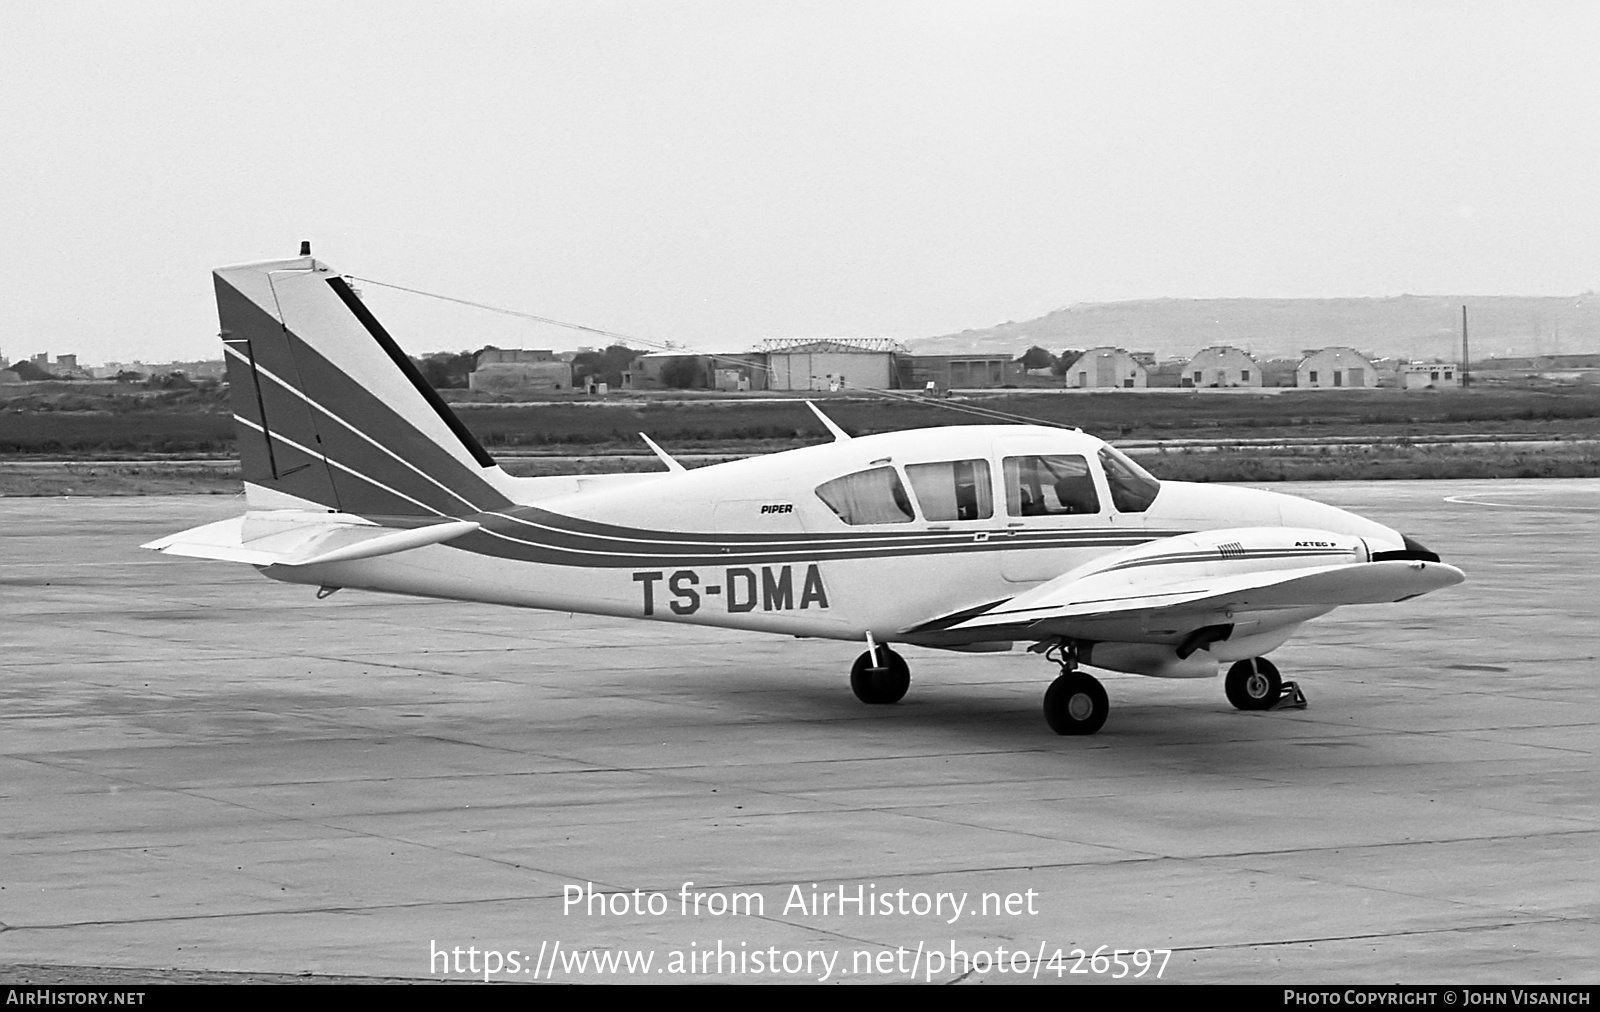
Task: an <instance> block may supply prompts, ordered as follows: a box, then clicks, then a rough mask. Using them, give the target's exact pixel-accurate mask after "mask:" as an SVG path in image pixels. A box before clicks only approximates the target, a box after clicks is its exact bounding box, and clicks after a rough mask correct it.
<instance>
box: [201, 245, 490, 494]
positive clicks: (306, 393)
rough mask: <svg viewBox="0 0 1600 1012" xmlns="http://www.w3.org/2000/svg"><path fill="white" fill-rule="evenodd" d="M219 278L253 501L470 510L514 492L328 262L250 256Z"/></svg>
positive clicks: (235, 403) (234, 401)
mask: <svg viewBox="0 0 1600 1012" xmlns="http://www.w3.org/2000/svg"><path fill="white" fill-rule="evenodd" d="M215 279H216V289H217V315H218V317H219V318H220V320H221V322H222V342H223V346H224V348H225V350H226V353H227V354H226V358H227V364H228V386H229V390H230V397H231V400H232V408H233V416H234V421H235V428H236V430H237V434H238V444H239V457H240V461H241V462H242V463H243V465H244V480H245V491H246V496H247V500H248V501H249V504H250V505H251V506H252V507H254V508H258V509H261V508H267V509H271V508H283V507H292V508H298V509H308V508H309V509H326V510H330V511H336V512H340V513H350V514H355V515H358V516H366V517H373V516H393V517H407V516H416V517H440V516H458V517H459V516H466V515H470V514H473V513H479V512H483V511H485V510H490V509H498V508H501V507H504V506H506V505H508V504H509V503H510V502H511V499H510V498H509V497H508V496H507V494H506V492H507V489H508V486H509V485H510V483H511V482H513V481H514V479H511V478H509V477H508V476H506V474H505V472H503V471H501V470H500V469H499V467H497V466H496V465H495V462H494V460H493V458H491V457H490V456H489V455H488V454H487V453H486V452H484V449H483V447H482V446H480V445H479V444H478V441H477V440H476V439H474V438H473V436H472V434H471V433H470V432H468V431H467V429H466V427H465V426H463V425H462V424H461V420H460V419H459V418H457V417H456V416H455V415H454V414H452V413H451V411H450V409H449V408H448V407H447V406H446V405H445V403H444V402H443V401H442V400H440V399H439V395H438V394H437V393H435V392H434V391H433V389H432V388H431V387H429V386H428V384H427V382H426V381H425V380H423V378H422V376H421V374H420V373H418V372H417V369H416V366H414V365H413V364H412V362H411V360H410V359H409V358H407V357H406V355H405V353H404V352H402V351H401V350H400V348H399V346H398V345H396V344H395V342H394V340H393V338H391V337H390V336H389V334H388V333H387V332H386V331H385V330H384V329H383V326H382V325H381V324H379V323H378V321H377V320H376V319H375V318H374V317H373V315H372V313H370V312H369V311H368V310H367V308H366V307H365V306H364V305H362V303H361V300H360V298H359V297H358V296H357V295H356V293H355V292H354V291H353V290H352V289H351V288H350V286H349V284H348V283H347V282H346V281H345V280H344V278H342V277H340V276H339V275H338V274H337V273H335V272H333V271H332V270H330V269H329V268H328V266H327V265H326V264H324V263H321V262H320V261H317V260H313V259H312V258H311V257H309V256H303V257H298V258H295V259H293V260H272V261H264V262H261V263H251V264H240V265H237V266H234V267H219V268H217V270H216V272H215Z"/></svg>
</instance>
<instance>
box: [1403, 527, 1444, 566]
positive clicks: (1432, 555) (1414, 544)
mask: <svg viewBox="0 0 1600 1012" xmlns="http://www.w3.org/2000/svg"><path fill="white" fill-rule="evenodd" d="M1400 537H1401V539H1402V540H1403V541H1405V543H1406V551H1408V552H1410V553H1411V557H1412V558H1413V559H1421V560H1422V561H1423V562H1438V561H1439V553H1438V552H1434V551H1430V550H1429V549H1428V546H1427V545H1424V544H1423V543H1422V542H1420V541H1418V540H1417V539H1415V538H1413V537H1412V536H1411V535H1409V534H1401V535H1400Z"/></svg>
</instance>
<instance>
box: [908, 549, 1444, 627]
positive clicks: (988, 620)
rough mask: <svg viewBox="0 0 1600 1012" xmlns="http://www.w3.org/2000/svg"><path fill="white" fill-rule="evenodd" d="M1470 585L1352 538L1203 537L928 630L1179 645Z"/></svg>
mask: <svg viewBox="0 0 1600 1012" xmlns="http://www.w3.org/2000/svg"><path fill="white" fill-rule="evenodd" d="M1396 556H1403V557H1398V558H1397V557H1396ZM1464 579H1465V576H1464V574H1463V573H1462V572H1461V570H1459V569H1456V568H1455V567H1454V566H1449V565H1445V564H1444V563H1442V562H1439V561H1437V558H1436V557H1433V556H1427V557H1420V553H1413V552H1408V551H1393V550H1383V549H1382V548H1380V550H1378V551H1374V550H1373V549H1372V547H1371V546H1369V545H1367V544H1366V543H1365V542H1364V541H1363V540H1362V539H1360V538H1354V537H1350V536H1347V535H1334V534H1329V533H1327V532H1321V531H1306V530H1293V529H1283V528H1250V529H1234V530H1226V531H1206V532H1203V533H1198V534H1192V535H1185V536H1182V537H1176V538H1165V539H1162V540H1159V541H1152V542H1148V543H1146V544H1143V545H1138V546H1135V547H1133V548H1129V549H1125V550H1124V551H1121V552H1118V553H1115V554H1114V555H1111V556H1107V557H1105V558H1103V559H1100V560H1096V561H1095V562H1092V563H1090V564H1088V565H1086V566H1081V567H1079V568H1078V569H1075V570H1073V571H1071V572H1069V573H1065V574H1063V575H1062V576H1059V577H1057V578H1056V579H1054V580H1051V581H1049V582H1048V583H1045V584H1042V585H1041V586H1039V587H1037V588H1035V589H1033V590H1031V591H1028V592H1026V593H1023V594H1019V595H1018V596H1016V597H1014V598H1011V599H1010V600H1008V601H1002V602H997V603H995V604H994V605H992V606H989V607H986V608H983V609H980V610H977V611H976V612H975V613H969V614H966V615H962V616H951V618H952V619H955V621H951V620H950V619H946V620H944V621H941V622H938V623H937V624H936V625H933V624H930V626H928V627H925V628H927V629H928V630H929V631H930V632H932V631H933V630H935V629H936V630H937V634H938V636H939V638H941V639H945V640H953V639H956V638H960V637H963V636H966V637H971V636H975V635H994V636H996V637H997V638H1001V637H1005V636H1009V637H1011V638H1015V639H1043V638H1046V637H1049V636H1067V637H1074V638H1081V639H1086V640H1118V641H1125V642H1145V643H1162V642H1165V643H1182V642H1183V641H1184V640H1185V639H1186V638H1188V637H1189V636H1191V635H1192V634H1194V633H1195V631H1196V630H1198V629H1202V628H1205V627H1215V626H1222V625H1239V626H1241V627H1244V626H1245V624H1246V622H1247V621H1248V622H1249V624H1250V626H1251V627H1252V628H1266V627H1271V626H1278V625H1285V626H1286V625H1289V624H1298V623H1299V622H1302V621H1304V620H1305V619H1306V618H1308V617H1311V616H1312V615H1317V614H1322V613H1325V612H1328V611H1331V610H1333V609H1334V608H1337V607H1340V606H1341V605H1347V604H1383V603H1389V602H1394V601H1403V600H1406V599H1407V598H1411V597H1416V596H1418V595H1419V594H1426V593H1428V592H1429V591H1433V590H1438V589H1440V588H1442V587H1448V586H1451V585H1453V584H1456V583H1460V582H1461V581H1462V580H1464ZM1273 613H1276V617H1275V616H1274V614H1273ZM917 631H918V630H913V631H912V632H913V633H915V632H917Z"/></svg>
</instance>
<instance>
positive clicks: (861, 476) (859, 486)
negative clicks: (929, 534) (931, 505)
mask: <svg viewBox="0 0 1600 1012" xmlns="http://www.w3.org/2000/svg"><path fill="white" fill-rule="evenodd" d="M817 498H819V499H821V500H822V501H823V502H825V503H827V504H828V508H829V509H831V510H833V512H834V513H836V514H838V516H839V519H840V520H843V521H844V522H845V523H847V524H852V525H859V524H905V523H910V522H911V520H912V519H913V514H912V512H911V500H910V498H908V497H907V496H906V487H905V486H904V485H902V484H901V483H900V475H899V474H897V473H895V469H894V468H892V467H874V468H872V469H871V470H869V471H857V472H856V473H855V474H847V475H845V476H844V477H843V478H835V479H833V480H832V481H825V482H823V483H822V484H821V485H818V486H817Z"/></svg>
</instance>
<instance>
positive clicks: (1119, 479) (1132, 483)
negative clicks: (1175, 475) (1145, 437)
mask: <svg viewBox="0 0 1600 1012" xmlns="http://www.w3.org/2000/svg"><path fill="white" fill-rule="evenodd" d="M1100 466H1101V467H1102V468H1104V469H1105V472H1106V484H1108V485H1110V486H1111V505H1113V506H1115V507H1116V508H1117V512H1118V513H1143V512H1144V511H1145V510H1147V509H1149V508H1150V504H1151V503H1153V502H1155V501H1156V496H1157V495H1158V494H1160V492H1161V482H1160V481H1158V480H1156V477H1155V476H1154V475H1152V474H1151V473H1150V472H1149V471H1146V470H1145V469H1144V468H1142V467H1140V466H1139V465H1138V464H1135V463H1134V462H1133V461H1132V460H1130V459H1129V458H1128V456H1127V454H1125V453H1123V452H1122V451H1121V450H1118V449H1115V448H1113V447H1110V446H1107V447H1102V448H1101V450H1100Z"/></svg>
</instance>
